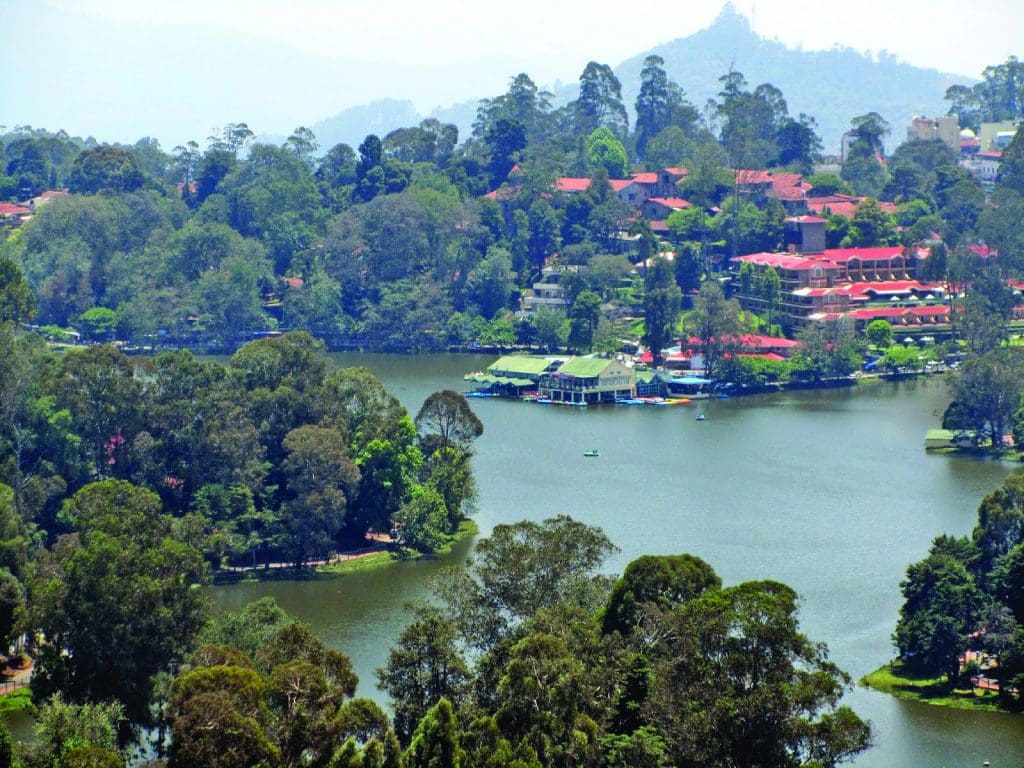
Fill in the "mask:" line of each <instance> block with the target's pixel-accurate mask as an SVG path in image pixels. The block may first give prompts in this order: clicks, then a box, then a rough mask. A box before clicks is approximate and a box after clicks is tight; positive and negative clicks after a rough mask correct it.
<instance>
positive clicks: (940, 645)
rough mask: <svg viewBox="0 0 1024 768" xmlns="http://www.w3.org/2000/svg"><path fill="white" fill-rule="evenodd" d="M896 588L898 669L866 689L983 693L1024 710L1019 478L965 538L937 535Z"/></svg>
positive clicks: (1023, 534)
mask: <svg viewBox="0 0 1024 768" xmlns="http://www.w3.org/2000/svg"><path fill="white" fill-rule="evenodd" d="M900 587H901V590H902V592H903V597H904V599H905V602H904V604H903V607H902V608H901V609H900V619H899V621H898V623H897V624H896V630H895V632H894V633H893V642H894V643H895V645H896V649H897V651H898V652H899V660H898V666H895V667H894V670H895V672H893V670H890V671H888V672H883V671H882V670H880V671H879V672H878V673H875V674H873V675H869V676H868V677H867V678H865V681H864V682H865V683H866V684H867V685H871V686H872V687H875V686H877V687H879V689H880V690H888V691H889V692H893V693H895V694H897V695H902V696H905V697H909V696H913V697H916V698H920V699H922V700H932V699H935V700H937V701H938V702H940V703H946V704H951V703H953V702H955V701H959V700H961V699H964V698H965V696H966V697H968V698H971V697H973V696H974V693H973V692H974V691H975V690H976V689H981V690H987V691H990V692H992V694H993V697H994V698H995V699H996V700H997V702H998V705H999V706H1000V707H1001V708H1004V709H1012V710H1020V709H1022V707H1024V702H1022V696H1021V693H1022V691H1024V627H1022V623H1024V477H1022V476H1020V475H1013V476H1011V477H1010V478H1009V479H1008V480H1007V481H1006V482H1005V483H1004V484H1003V486H1002V487H1001V488H999V489H997V490H995V491H993V492H992V493H990V494H989V495H988V496H986V497H985V498H984V500H983V501H982V502H981V505H980V506H979V508H978V524H977V525H976V526H975V528H974V530H973V531H972V532H971V535H970V536H964V537H960V538H956V537H953V536H949V535H942V536H939V537H937V538H936V539H935V540H934V542H933V543H932V547H931V550H930V552H929V554H928V556H927V557H926V558H925V559H924V560H921V561H920V562H917V563H914V564H912V565H911V566H910V567H909V568H908V569H907V576H906V579H905V580H904V581H903V583H902V584H901V585H900ZM883 669H885V668H883ZM965 692H966V693H965ZM970 706H975V705H974V703H973V700H971V702H970Z"/></svg>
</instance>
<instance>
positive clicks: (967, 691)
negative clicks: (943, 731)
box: [860, 661, 1007, 712]
mask: <svg viewBox="0 0 1024 768" xmlns="http://www.w3.org/2000/svg"><path fill="white" fill-rule="evenodd" d="M860 682H861V685H865V686H867V687H868V688H871V689H873V690H876V691H879V692H880V693H888V694H890V695H891V696H895V697H896V698H898V699H904V700H906V701H918V702H922V703H924V704H930V705H932V706H935V707H949V708H951V709H969V710H974V711H982V712H1005V711H1006V709H1007V708H1006V702H1005V699H1002V698H1001V697H1000V696H999V694H998V693H997V692H995V691H990V690H986V689H984V688H976V687H974V686H973V685H972V684H971V682H970V680H969V679H968V680H966V681H965V680H963V678H960V679H959V680H958V681H957V682H956V683H955V684H953V685H950V683H949V681H948V680H947V679H946V678H945V677H944V676H943V675H939V676H937V677H930V676H929V675H928V674H927V673H924V674H919V673H915V672H911V671H908V670H906V669H905V668H904V667H903V665H902V664H900V663H899V662H898V661H896V662H893V663H891V664H886V665H885V666H882V667H879V668H878V669H876V670H875V671H874V672H871V673H870V674H867V675H865V676H864V677H863V678H861V681H860Z"/></svg>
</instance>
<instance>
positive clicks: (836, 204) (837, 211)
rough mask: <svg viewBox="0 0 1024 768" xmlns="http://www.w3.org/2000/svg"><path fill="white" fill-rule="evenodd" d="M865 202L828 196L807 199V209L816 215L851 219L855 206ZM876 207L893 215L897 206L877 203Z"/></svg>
mask: <svg viewBox="0 0 1024 768" xmlns="http://www.w3.org/2000/svg"><path fill="white" fill-rule="evenodd" d="M865 200H867V198H866V197H853V196H851V195H830V196H828V197H809V198H807V207H808V208H809V209H811V210H812V211H814V212H815V213H817V214H824V213H831V214H832V215H833V216H842V217H844V218H847V219H852V218H853V216H854V214H855V213H856V212H857V206H858V205H860V204H861V203H863V202H864V201H865ZM878 207H879V208H881V209H882V210H883V211H884V212H885V213H895V212H896V210H897V206H896V205H895V204H894V203H887V202H885V201H881V200H880V201H878Z"/></svg>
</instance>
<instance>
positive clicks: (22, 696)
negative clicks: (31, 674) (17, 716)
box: [0, 688, 32, 712]
mask: <svg viewBox="0 0 1024 768" xmlns="http://www.w3.org/2000/svg"><path fill="white" fill-rule="evenodd" d="M31 706H32V691H30V690H29V689H28V688H18V689H17V690H14V691H11V692H10V693H8V694H7V695H6V696H0V712H18V711H20V710H22V709H28V708H29V707H31Z"/></svg>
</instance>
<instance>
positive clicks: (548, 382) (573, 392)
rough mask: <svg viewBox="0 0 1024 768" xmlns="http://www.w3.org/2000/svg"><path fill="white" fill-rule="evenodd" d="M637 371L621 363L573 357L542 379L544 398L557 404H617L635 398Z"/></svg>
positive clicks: (541, 390)
mask: <svg viewBox="0 0 1024 768" xmlns="http://www.w3.org/2000/svg"><path fill="white" fill-rule="evenodd" d="M634 392H635V377H634V374H633V369H632V368H629V367H628V366H626V365H624V364H623V363H621V362H620V361H618V360H608V359H604V358H600V357H573V358H570V359H568V360H566V361H565V362H564V363H562V364H561V365H560V366H558V368H557V369H556V370H553V371H548V372H545V373H544V374H543V375H542V376H541V377H540V384H539V393H540V396H541V398H550V399H551V401H552V402H556V403H576V404H587V405H590V404H593V403H614V402H615V400H616V399H618V398H629V397H633V395H634Z"/></svg>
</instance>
